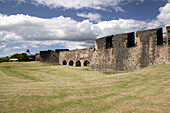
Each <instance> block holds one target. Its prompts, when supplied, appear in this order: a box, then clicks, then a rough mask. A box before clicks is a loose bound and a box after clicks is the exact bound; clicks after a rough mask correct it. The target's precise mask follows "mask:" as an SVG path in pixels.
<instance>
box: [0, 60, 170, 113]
mask: <svg viewBox="0 0 170 113" xmlns="http://www.w3.org/2000/svg"><path fill="white" fill-rule="evenodd" d="M169 111H170V64H161V65H155V66H150V67H147V68H144V69H141V70H138V71H133V72H103V71H91V70H89V69H88V67H72V66H60V65H57V64H50V63H40V62H22V63H21V62H19V63H0V112H2V113H4V112H10V113H15V112H16V113H19V112H36V113H43V112H55V113H56V112H74V113H76V112H88V113H89V112H92V113H95V112H109V113H110V112H111V113H112V112H125V113H126V112H127V113H131V112H137V113H144V112H145V113H148V112H164V113H167V112H169Z"/></svg>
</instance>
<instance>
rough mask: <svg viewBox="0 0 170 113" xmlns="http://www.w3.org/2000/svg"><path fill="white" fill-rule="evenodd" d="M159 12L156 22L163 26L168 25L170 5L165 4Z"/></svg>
mask: <svg viewBox="0 0 170 113" xmlns="http://www.w3.org/2000/svg"><path fill="white" fill-rule="evenodd" d="M159 11H160V14H159V15H158V16H157V18H158V20H159V21H160V22H161V23H162V24H164V25H167V24H169V25H170V3H167V4H166V5H165V6H164V7H161V8H160V9H159Z"/></svg>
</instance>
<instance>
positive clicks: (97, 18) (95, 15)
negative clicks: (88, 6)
mask: <svg viewBox="0 0 170 113" xmlns="http://www.w3.org/2000/svg"><path fill="white" fill-rule="evenodd" d="M77 16H79V17H84V18H88V19H89V20H90V21H95V22H99V21H101V20H100V18H101V15H100V14H98V13H88V14H86V13H77Z"/></svg>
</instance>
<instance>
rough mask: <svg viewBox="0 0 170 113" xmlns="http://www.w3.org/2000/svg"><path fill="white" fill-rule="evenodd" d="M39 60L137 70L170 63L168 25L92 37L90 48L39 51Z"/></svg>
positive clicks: (108, 68) (109, 69)
mask: <svg viewBox="0 0 170 113" xmlns="http://www.w3.org/2000/svg"><path fill="white" fill-rule="evenodd" d="M40 61H41V62H50V63H60V64H61V65H70V66H87V65H88V64H89V63H90V69H92V70H103V71H129V70H137V69H140V68H143V67H146V66H149V65H155V64H161V63H170V26H169V27H166V34H163V33H162V28H158V29H150V30H143V31H137V32H136V33H134V32H131V33H124V34H116V35H110V36H106V37H103V38H100V39H96V40H95V48H91V49H77V50H71V51H69V50H68V49H57V50H55V51H52V50H48V51H41V52H40Z"/></svg>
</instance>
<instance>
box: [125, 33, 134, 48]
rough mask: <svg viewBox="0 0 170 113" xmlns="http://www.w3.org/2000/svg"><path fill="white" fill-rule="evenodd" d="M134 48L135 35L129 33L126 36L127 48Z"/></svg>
mask: <svg viewBox="0 0 170 113" xmlns="http://www.w3.org/2000/svg"><path fill="white" fill-rule="evenodd" d="M134 46H135V34H134V33H130V34H128V41H127V47H134Z"/></svg>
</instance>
